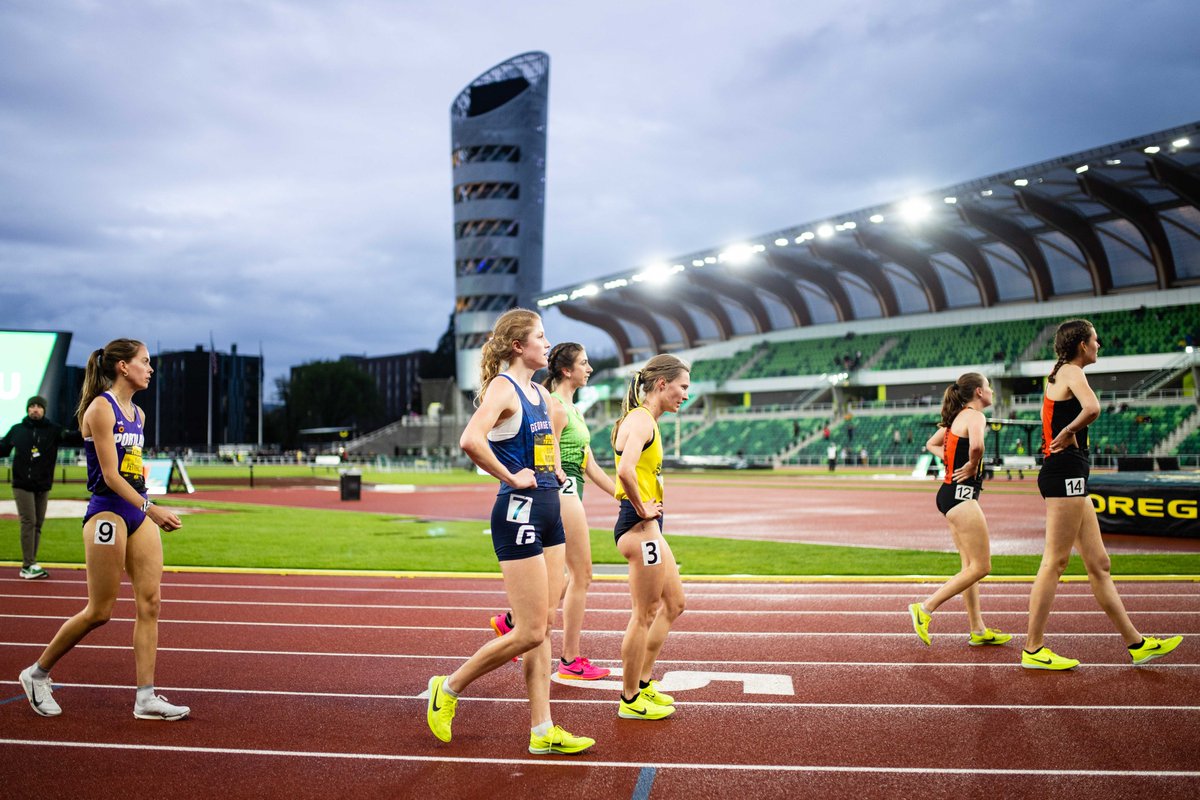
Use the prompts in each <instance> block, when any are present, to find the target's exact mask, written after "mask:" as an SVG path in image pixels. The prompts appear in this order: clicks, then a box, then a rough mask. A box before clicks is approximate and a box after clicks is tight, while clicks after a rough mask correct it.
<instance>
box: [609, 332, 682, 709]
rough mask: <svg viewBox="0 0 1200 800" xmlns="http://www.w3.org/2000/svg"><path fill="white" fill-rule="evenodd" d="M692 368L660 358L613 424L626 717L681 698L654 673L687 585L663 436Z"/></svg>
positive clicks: (634, 384) (632, 387)
mask: <svg viewBox="0 0 1200 800" xmlns="http://www.w3.org/2000/svg"><path fill="white" fill-rule="evenodd" d="M689 380H690V375H689V368H688V365H687V364H685V363H684V362H682V361H680V360H679V359H678V358H676V357H675V356H670V355H657V356H655V357H654V358H652V359H650V360H649V361H647V362H646V365H645V366H644V367H642V369H641V370H639V371H638V373H637V375H635V376H634V377H633V379H632V380H631V381H630V382H629V391H628V392H627V393H626V395H625V400H624V402H623V403H622V408H621V411H622V415H621V418H620V419H619V420H617V424H616V425H614V426H613V433H612V444H613V450H614V451H615V452H616V456H617V499H618V500H620V501H621V510H620V512H619V514H618V516H617V524H616V527H615V528H614V531H613V533H614V536H615V537H616V540H617V549H618V550H619V551H620V552H621V555H623V556H624V557H625V559H626V560H627V561H628V562H629V594H630V596H631V597H632V599H633V613H632V614H630V617H629V625H628V626H627V627H626V628H625V638H624V639H623V640H622V641H621V667H622V670H623V672H622V675H623V685H622V689H621V704H620V706H619V708H618V711H617V715H618V716H620V717H622V718H624V719H643V720H652V719H664V718H665V717H669V716H671V714H673V713H675V707H674V702H675V701H674V700H673V699H672V698H671V697H670V696H669V695H666V694H663V693H662V692H661V691H659V690H658V687H657V685H656V684H655V682H654V680H653V679H652V678H651V675H652V674H653V670H654V662H655V661H657V660H658V654H659V652H660V651H661V650H662V646H663V642H665V641H666V639H667V634H668V633H669V632H670V630H671V624H672V623H674V622H675V620H676V619H677V618H678V617H679V615H680V614H682V613H683V608H684V597H683V582H682V581H681V580H680V579H679V566H678V565H677V564H676V563H675V555H674V554H673V553H672V552H671V547H670V545H668V544H667V540H666V539H664V538H663V535H662V527H663V482H662V454H663V449H662V435H661V434H660V433H659V430H658V418H659V417H661V416H662V415H663V414H664V413H666V412H667V411H674V412H678V411H679V407H680V406H682V405H683V402H684V401H685V400H687V396H688V395H687V392H688V382H689Z"/></svg>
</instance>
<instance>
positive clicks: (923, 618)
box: [908, 603, 931, 644]
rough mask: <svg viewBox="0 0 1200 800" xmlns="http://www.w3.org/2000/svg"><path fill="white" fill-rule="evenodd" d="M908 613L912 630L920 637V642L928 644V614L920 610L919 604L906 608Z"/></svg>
mask: <svg viewBox="0 0 1200 800" xmlns="http://www.w3.org/2000/svg"><path fill="white" fill-rule="evenodd" d="M908 613H909V615H910V616H911V617H912V624H913V630H914V631H916V632H917V636H920V637H921V641H922V642H924V643H925V644H929V620H930V619H931V617H930V616H929V612H927V611H926V610H925V609H923V608H921V604H920V603H913V604H912V605H911V606H909V607H908Z"/></svg>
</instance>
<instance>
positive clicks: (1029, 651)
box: [1025, 645, 1045, 656]
mask: <svg viewBox="0 0 1200 800" xmlns="http://www.w3.org/2000/svg"><path fill="white" fill-rule="evenodd" d="M1042 647H1045V645H1042ZM1041 649H1042V648H1041V647H1039V648H1038V649H1037V650H1026V651H1025V652H1026V653H1029V655H1031V656H1036V655H1037V654H1038V652H1039V651H1040V650H1041Z"/></svg>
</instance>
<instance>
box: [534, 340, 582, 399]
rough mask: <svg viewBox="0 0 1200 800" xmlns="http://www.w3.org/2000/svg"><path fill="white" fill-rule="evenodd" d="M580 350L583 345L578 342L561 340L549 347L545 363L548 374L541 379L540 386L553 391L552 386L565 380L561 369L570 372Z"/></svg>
mask: <svg viewBox="0 0 1200 800" xmlns="http://www.w3.org/2000/svg"><path fill="white" fill-rule="evenodd" d="M582 352H583V345H581V344H579V343H578V342H563V343H561V344H556V345H554V347H552V348H550V356H549V358H548V359H547V364H546V369H547V371H548V372H549V374H548V375H547V376H546V379H545V380H544V381H542V386H545V387H546V388H547V389H549V390H550V391H552V392H553V391H554V387H555V386H557V385H558V384H559V383H560V382H561V381H563V380H565V376H564V375H563V371H564V370H565V371H566V372H570V371H571V370H572V369H574V368H575V359H577V358H579V354H580V353H582Z"/></svg>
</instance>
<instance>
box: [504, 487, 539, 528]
mask: <svg viewBox="0 0 1200 800" xmlns="http://www.w3.org/2000/svg"><path fill="white" fill-rule="evenodd" d="M532 511H533V498H532V497H525V496H523V495H519V494H510V495H509V496H508V512H507V513H506V514H505V515H504V518H505V519H507V520H508V521H509V522H517V523H520V524H526V523H528V522H529V514H530V512H532Z"/></svg>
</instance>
